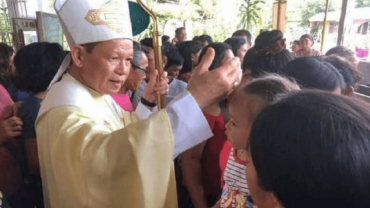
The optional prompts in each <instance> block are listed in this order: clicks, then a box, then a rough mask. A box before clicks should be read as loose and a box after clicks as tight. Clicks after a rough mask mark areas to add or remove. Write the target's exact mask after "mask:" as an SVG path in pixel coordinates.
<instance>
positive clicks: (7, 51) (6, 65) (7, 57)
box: [0, 43, 14, 88]
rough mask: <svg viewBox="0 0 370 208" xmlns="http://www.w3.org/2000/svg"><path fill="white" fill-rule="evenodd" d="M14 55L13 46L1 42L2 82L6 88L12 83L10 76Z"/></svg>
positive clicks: (0, 68) (0, 71)
mask: <svg viewBox="0 0 370 208" xmlns="http://www.w3.org/2000/svg"><path fill="white" fill-rule="evenodd" d="M13 57H14V50H13V48H12V47H10V46H8V45H7V44H5V43H0V84H1V85H2V86H3V87H5V88H7V87H8V85H9V84H10V80H9V77H10V71H11V64H12V63H13Z"/></svg>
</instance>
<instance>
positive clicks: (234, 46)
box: [225, 38, 247, 56]
mask: <svg viewBox="0 0 370 208" xmlns="http://www.w3.org/2000/svg"><path fill="white" fill-rule="evenodd" d="M225 43H227V44H229V45H230V46H231V50H232V51H233V53H234V56H237V55H238V50H239V49H240V47H241V46H242V45H244V44H246V43H247V42H246V41H245V39H244V38H228V39H227V40H225Z"/></svg>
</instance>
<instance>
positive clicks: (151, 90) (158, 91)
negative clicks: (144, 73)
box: [142, 70, 169, 103]
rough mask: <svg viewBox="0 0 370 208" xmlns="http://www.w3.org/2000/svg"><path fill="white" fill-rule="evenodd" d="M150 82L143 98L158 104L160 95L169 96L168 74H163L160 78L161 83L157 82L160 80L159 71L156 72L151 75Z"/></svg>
mask: <svg viewBox="0 0 370 208" xmlns="http://www.w3.org/2000/svg"><path fill="white" fill-rule="evenodd" d="M149 76H150V77H149V82H148V85H147V86H146V88H145V90H144V92H143V94H142V97H143V98H144V99H145V100H147V101H149V102H151V103H156V102H157V97H158V95H164V96H166V95H167V94H168V90H169V85H168V79H167V72H165V71H164V72H162V74H161V75H160V77H159V82H157V79H158V71H157V70H154V71H153V72H151V73H150V75H149Z"/></svg>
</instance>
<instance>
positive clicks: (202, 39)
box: [196, 35, 213, 44]
mask: <svg viewBox="0 0 370 208" xmlns="http://www.w3.org/2000/svg"><path fill="white" fill-rule="evenodd" d="M196 41H198V42H200V43H204V42H207V43H208V44H212V43H213V39H212V37H211V36H209V35H201V36H199V37H198V38H197V39H196Z"/></svg>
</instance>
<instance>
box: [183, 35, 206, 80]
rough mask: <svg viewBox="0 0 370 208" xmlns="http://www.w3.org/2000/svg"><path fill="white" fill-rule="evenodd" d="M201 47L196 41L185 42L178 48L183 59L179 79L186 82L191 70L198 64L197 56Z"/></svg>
mask: <svg viewBox="0 0 370 208" xmlns="http://www.w3.org/2000/svg"><path fill="white" fill-rule="evenodd" d="M202 48H203V46H202V45H201V44H199V43H198V42H197V41H185V42H183V43H181V44H180V45H179V47H178V50H179V52H180V54H181V55H182V56H183V57H184V64H183V66H182V69H181V70H180V76H179V79H180V80H182V81H184V82H188V81H189V80H190V77H191V73H192V71H193V69H194V68H195V67H196V66H197V65H198V63H199V55H200V52H201V51H202Z"/></svg>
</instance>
